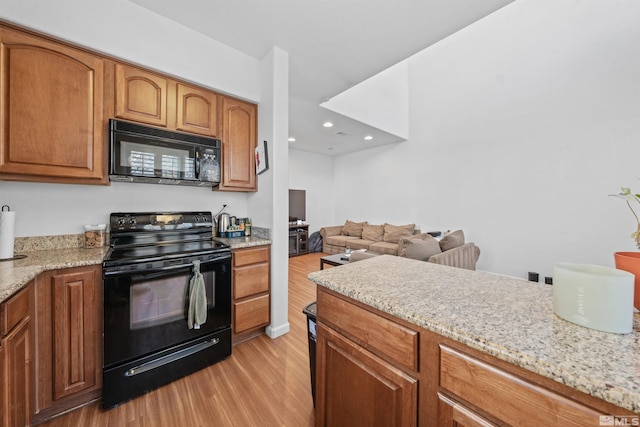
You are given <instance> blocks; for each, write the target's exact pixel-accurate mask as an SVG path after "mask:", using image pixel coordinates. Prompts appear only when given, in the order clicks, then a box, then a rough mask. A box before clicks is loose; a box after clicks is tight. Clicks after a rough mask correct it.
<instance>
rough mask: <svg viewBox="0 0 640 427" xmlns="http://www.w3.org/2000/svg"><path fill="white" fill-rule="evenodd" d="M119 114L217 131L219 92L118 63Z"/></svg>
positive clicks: (212, 134) (200, 131)
mask: <svg viewBox="0 0 640 427" xmlns="http://www.w3.org/2000/svg"><path fill="white" fill-rule="evenodd" d="M115 92H116V99H115V115H116V117H119V118H122V119H125V120H132V121H136V122H142V123H147V124H150V125H154V126H161V127H165V128H167V129H170V130H178V131H183V132H191V133H197V134H200V135H206V136H210V137H218V138H219V137H220V135H219V134H218V95H217V94H216V93H215V92H211V91H209V90H206V89H201V88H198V87H194V86H190V85H187V84H184V83H179V82H176V81H174V80H172V79H170V78H168V77H163V76H161V75H158V74H155V73H152V72H150V71H146V70H142V69H140V68H136V67H132V66H129V65H124V64H119V63H116V64H115Z"/></svg>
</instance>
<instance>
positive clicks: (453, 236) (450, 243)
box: [440, 230, 464, 252]
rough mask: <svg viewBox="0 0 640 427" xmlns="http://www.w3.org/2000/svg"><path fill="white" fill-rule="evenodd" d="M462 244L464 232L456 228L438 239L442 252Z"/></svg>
mask: <svg viewBox="0 0 640 427" xmlns="http://www.w3.org/2000/svg"><path fill="white" fill-rule="evenodd" d="M462 245H464V233H463V232H462V230H456V231H454V232H453V233H449V234H447V235H446V236H444V237H443V238H442V239H440V249H442V252H445V251H448V250H450V249H453V248H457V247H458V246H462Z"/></svg>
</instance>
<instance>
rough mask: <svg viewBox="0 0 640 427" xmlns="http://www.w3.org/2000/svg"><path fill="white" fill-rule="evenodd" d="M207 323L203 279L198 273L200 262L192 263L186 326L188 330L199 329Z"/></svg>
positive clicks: (205, 292) (205, 293)
mask: <svg viewBox="0 0 640 427" xmlns="http://www.w3.org/2000/svg"><path fill="white" fill-rule="evenodd" d="M206 321H207V291H206V289H205V287H204V277H202V273H201V272H200V261H193V277H192V278H191V280H190V281H189V313H188V316H187V325H188V326H189V329H200V325H202V324H203V323H204V322H206Z"/></svg>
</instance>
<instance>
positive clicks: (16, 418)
mask: <svg viewBox="0 0 640 427" xmlns="http://www.w3.org/2000/svg"><path fill="white" fill-rule="evenodd" d="M33 287H34V284H33V282H31V283H29V284H27V286H26V287H24V288H23V289H22V290H20V291H19V292H18V293H16V295H14V296H12V297H10V298H9V299H8V300H7V301H5V302H3V303H2V304H1V305H0V408H1V411H0V425H2V426H6V427H18V426H20V427H23V426H28V425H30V423H31V413H32V410H33V400H34V393H33V377H34V373H33V366H34V365H33V355H34V351H33V344H34V343H33V332H32V324H33V322H32V308H33Z"/></svg>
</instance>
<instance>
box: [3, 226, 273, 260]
mask: <svg viewBox="0 0 640 427" xmlns="http://www.w3.org/2000/svg"><path fill="white" fill-rule="evenodd" d="M251 234H252V235H253V236H256V237H261V238H263V239H269V240H270V239H271V229H270V228H263V227H252V228H251ZM106 241H107V243H106V244H107V245H108V244H109V233H107V240H106ZM82 247H84V234H62V235H58V236H33V237H16V238H15V242H14V246H13V248H14V249H13V250H14V253H16V254H20V253H22V252H31V251H48V250H55V249H70V248H82Z"/></svg>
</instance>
